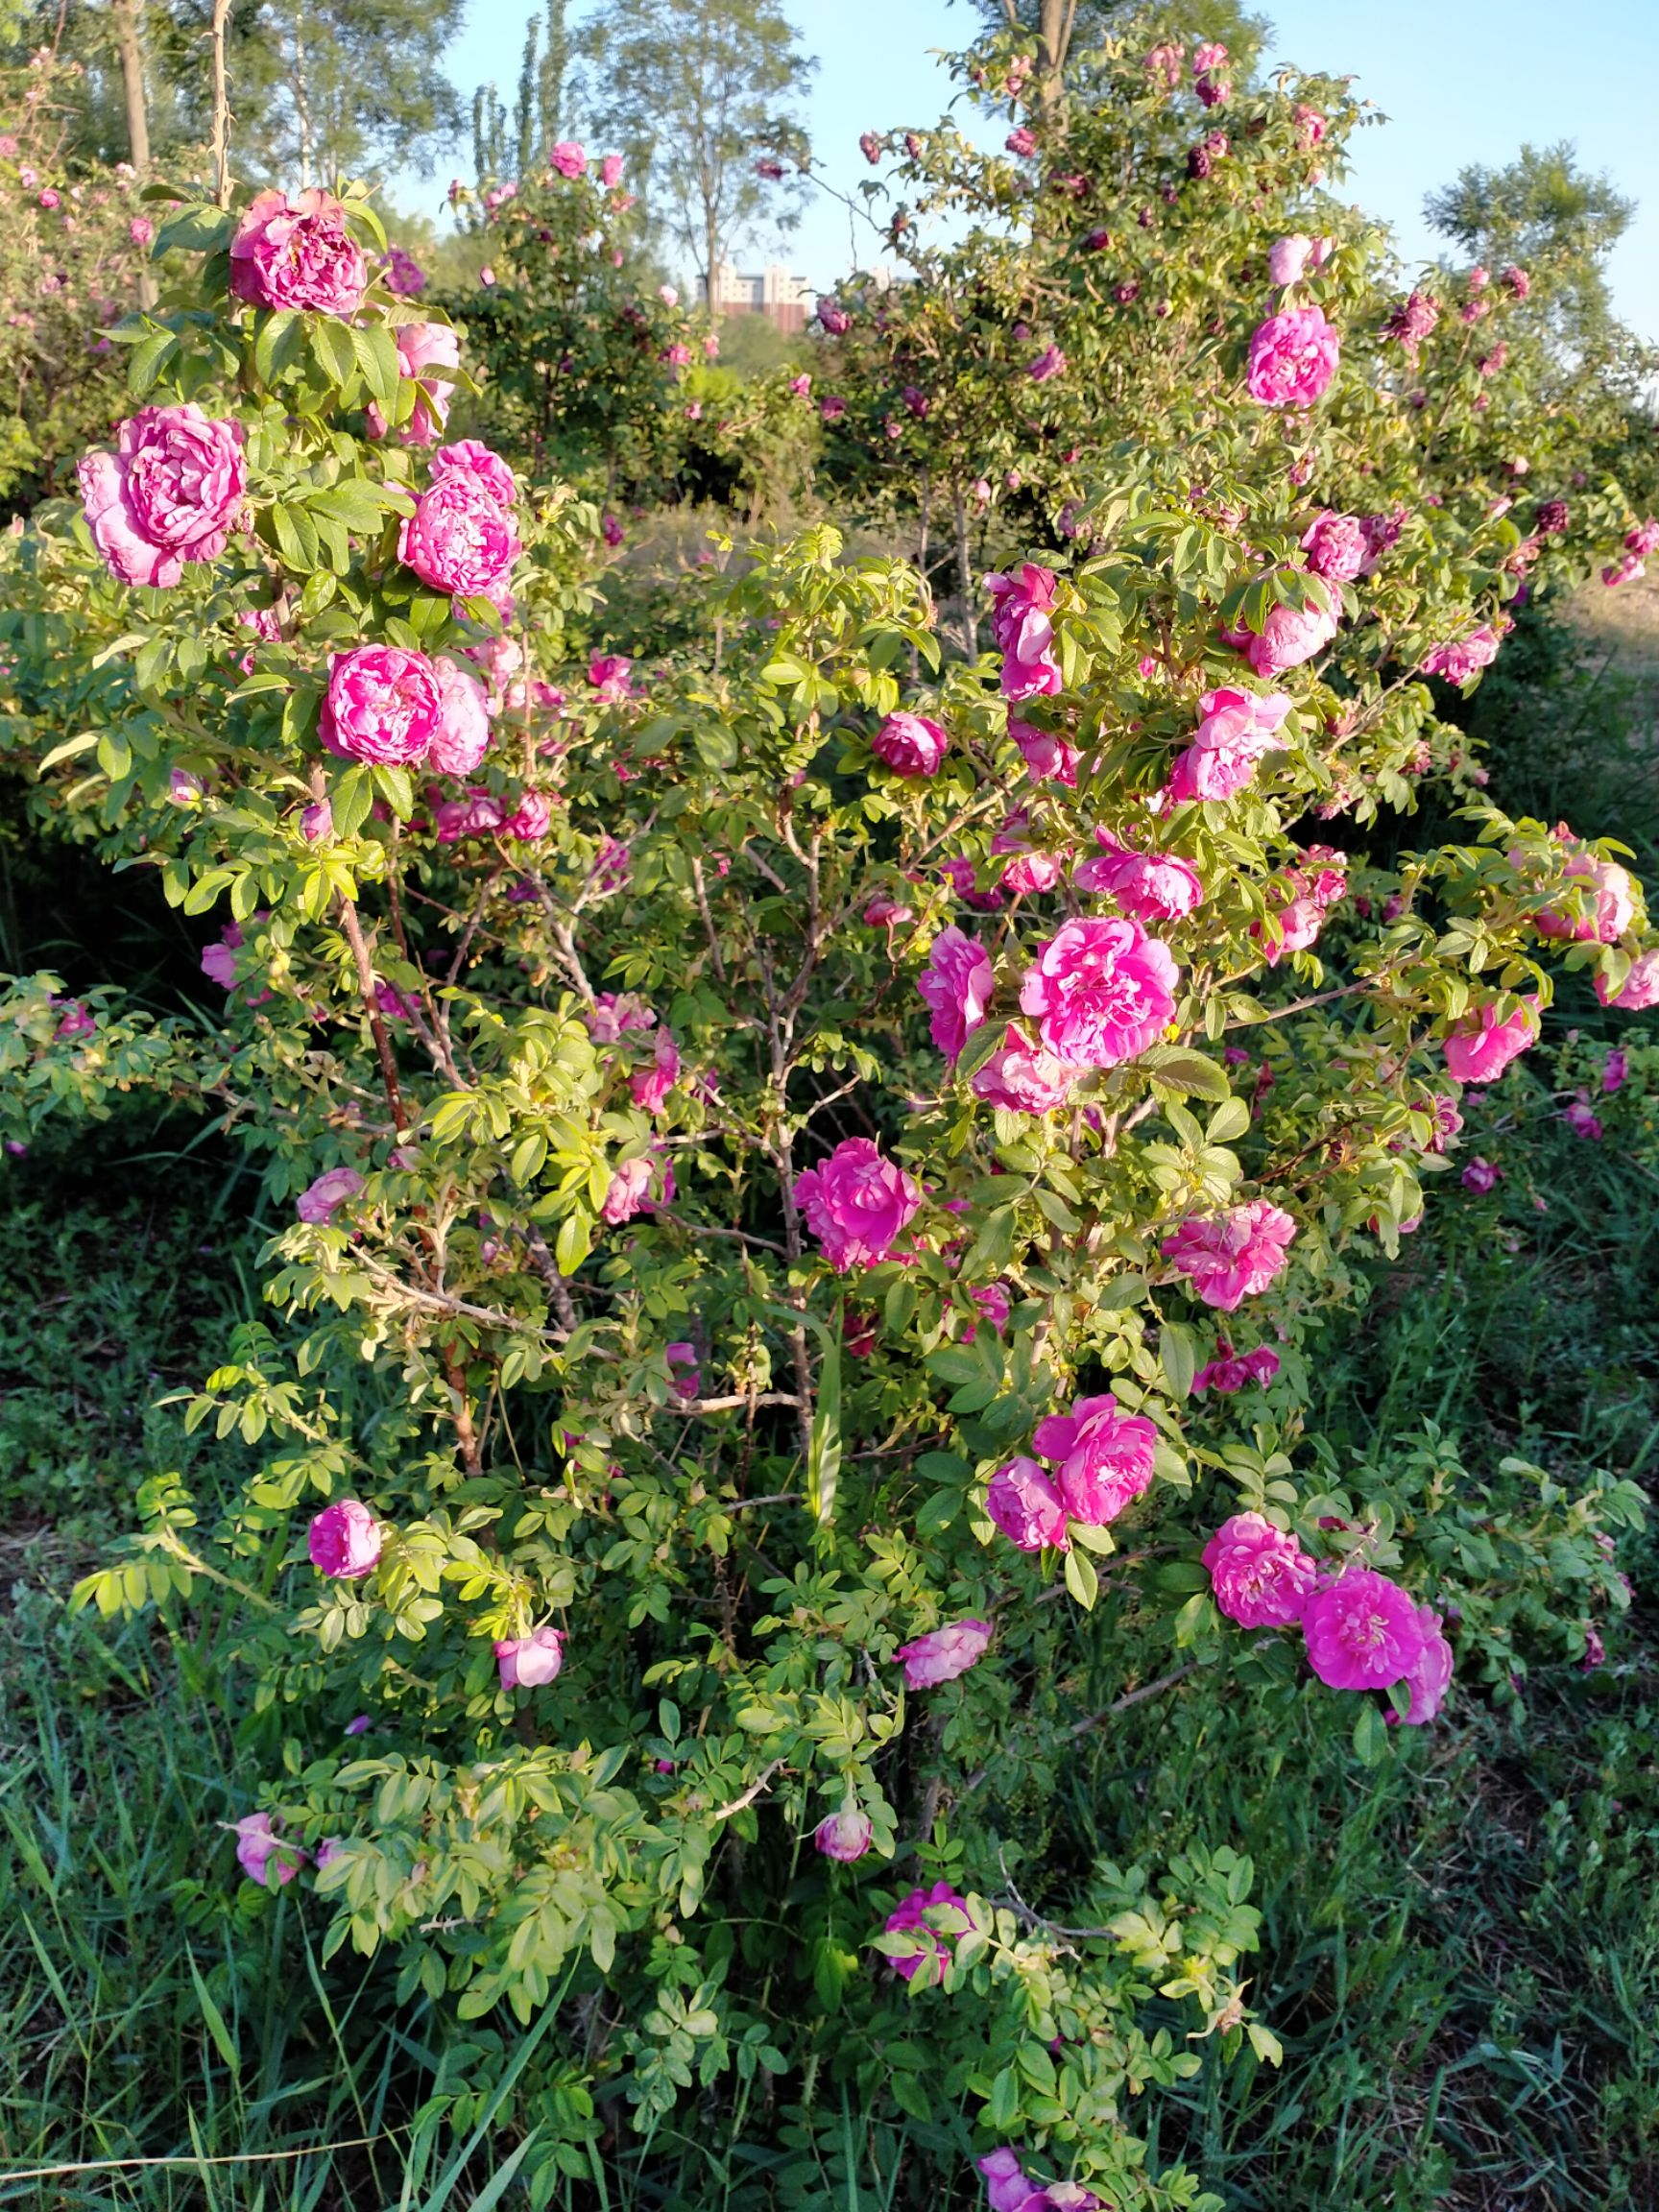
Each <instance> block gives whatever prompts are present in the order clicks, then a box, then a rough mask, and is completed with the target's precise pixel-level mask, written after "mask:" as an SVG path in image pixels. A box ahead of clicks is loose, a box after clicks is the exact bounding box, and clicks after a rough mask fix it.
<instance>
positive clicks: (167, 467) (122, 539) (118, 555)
mask: <svg viewBox="0 0 1659 2212" xmlns="http://www.w3.org/2000/svg"><path fill="white" fill-rule="evenodd" d="M78 472H79V475H80V479H81V497H82V502H83V505H84V508H85V511H86V523H87V527H88V529H90V531H91V533H92V541H93V543H94V544H95V545H96V546H97V548H98V550H99V552H100V553H102V554H103V556H104V558H105V560H106V562H107V563H108V565H109V568H110V570H111V572H112V573H113V574H114V575H116V576H118V577H119V578H120V579H121V581H122V582H123V583H124V584H148V585H153V586H159V587H163V588H166V587H171V586H172V585H175V584H177V583H178V582H179V579H180V576H181V575H182V574H183V572H184V563H185V562H186V561H213V560H216V559H217V558H218V556H219V555H220V554H221V553H222V552H223V551H224V550H225V542H226V540H227V538H228V535H229V533H230V531H231V530H232V529H233V528H234V527H235V525H236V523H237V521H238V520H239V519H240V517H241V512H242V506H243V501H244V498H245V496H246V493H247V472H246V469H245V467H244V463H243V458H242V425H241V423H240V422H219V421H214V420H213V418H212V417H211V416H208V415H204V413H203V412H202V410H201V408H200V407H198V406H196V405H195V404H194V402H192V403H190V404H189V405H186V406H182V407H145V408H143V409H141V410H140V412H139V413H138V414H136V415H134V416H132V418H131V420H130V421H126V422H123V423H122V425H121V428H120V431H119V433H118V435H117V439H116V445H115V451H114V452H113V453H111V452H109V451H108V449H107V448H105V447H103V446H99V447H97V448H95V449H94V450H93V451H92V452H89V453H86V454H84V455H83V456H82V459H81V463H80V467H79V471H78Z"/></svg>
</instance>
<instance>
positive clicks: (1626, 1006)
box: [1596, 946, 1659, 1014]
mask: <svg viewBox="0 0 1659 2212" xmlns="http://www.w3.org/2000/svg"><path fill="white" fill-rule="evenodd" d="M1596 996H1597V998H1599V999H1600V1001H1601V1003H1602V1005H1603V1006H1618V1007H1622V1008H1623V1011H1624V1012H1625V1013H1626V1014H1641V1013H1644V1012H1646V1010H1647V1008H1648V1007H1649V1006H1659V946H1649V947H1648V949H1647V951H1646V952H1638V953H1637V955H1636V957H1635V959H1634V960H1632V961H1631V963H1630V973H1629V974H1627V975H1626V976H1625V978H1624V980H1623V983H1622V984H1621V985H1620V986H1619V989H1618V990H1617V991H1612V990H1610V989H1609V987H1608V985H1607V982H1606V980H1605V978H1604V977H1602V976H1601V975H1600V974H1598V975H1597V977H1596Z"/></svg>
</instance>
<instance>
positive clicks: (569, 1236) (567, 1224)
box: [553, 1214, 593, 1275]
mask: <svg viewBox="0 0 1659 2212" xmlns="http://www.w3.org/2000/svg"><path fill="white" fill-rule="evenodd" d="M592 1249H593V1224H592V1222H591V1221H590V1220H589V1218H588V1215H587V1214H569V1215H568V1216H567V1217H566V1218H565V1220H563V1221H562V1222H561V1223H560V1224H559V1234H558V1236H557V1238H555V1239H554V1243H553V1257H554V1259H555V1260H557V1261H558V1262H559V1272H560V1274H561V1275H574V1274H575V1272H576V1270H577V1268H578V1267H580V1266H581V1264H582V1262H583V1261H584V1260H586V1259H587V1257H588V1255H589V1252H590V1251H591V1250H592Z"/></svg>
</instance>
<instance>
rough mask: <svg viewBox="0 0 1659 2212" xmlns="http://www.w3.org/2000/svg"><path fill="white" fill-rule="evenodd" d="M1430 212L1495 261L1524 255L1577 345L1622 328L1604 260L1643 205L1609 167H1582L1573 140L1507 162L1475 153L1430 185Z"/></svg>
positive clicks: (1542, 298) (1552, 311) (1446, 233)
mask: <svg viewBox="0 0 1659 2212" xmlns="http://www.w3.org/2000/svg"><path fill="white" fill-rule="evenodd" d="M1423 212H1424V215H1425V216H1426V218H1427V219H1428V221H1429V222H1430V223H1431V225H1432V226H1433V228H1435V229H1436V230H1438V231H1439V232H1440V233H1441V235H1442V236H1443V237H1446V238H1450V239H1451V240H1453V242H1454V243H1455V245H1456V246H1457V247H1458V248H1459V249H1460V250H1461V251H1462V252H1464V253H1466V254H1468V255H1470V256H1471V258H1473V259H1475V260H1477V261H1480V262H1483V263H1486V264H1488V265H1489V266H1491V267H1493V268H1501V267H1503V265H1504V264H1505V263H1508V262H1519V263H1521V264H1522V265H1523V266H1524V267H1525V268H1526V269H1527V271H1528V272H1529V274H1530V276H1531V277H1532V280H1533V283H1534V286H1535V287H1536V289H1537V293H1538V298H1539V303H1540V306H1541V307H1543V308H1544V309H1546V310H1547V311H1548V312H1549V315H1550V319H1551V325H1552V326H1553V327H1554V329H1555V331H1556V333H1557V334H1558V335H1559V336H1560V337H1561V338H1562V339H1563V340H1565V342H1566V343H1567V344H1568V345H1569V346H1570V347H1572V348H1573V349H1574V350H1575V351H1582V350H1583V349H1585V348H1586V347H1587V346H1588V347H1592V348H1594V349H1596V350H1598V351H1600V350H1602V349H1604V348H1605V346H1606V344H1607V342H1608V341H1609V339H1610V338H1611V337H1612V336H1613V334H1614V325H1613V313H1612V309H1611V306H1610V305H1609V303H1608V299H1607V279H1606V276H1605V274H1604V264H1605V262H1606V258H1607V255H1608V254H1609V253H1610V252H1612V250H1613V248H1614V247H1615V246H1616V245H1617V244H1618V242H1619V240H1620V239H1621V238H1622V237H1623V234H1624V232H1625V230H1626V229H1627V228H1628V227H1629V223H1630V219H1631V217H1632V216H1633V215H1634V214H1635V212H1636V207H1635V204H1634V202H1632V201H1629V200H1625V199H1623V198H1621V196H1620V195H1619V193H1618V192H1616V191H1615V190H1614V188H1613V185H1612V183H1611V182H1610V180H1608V179H1607V178H1606V177H1605V176H1600V177H1592V176H1591V175H1589V174H1588V172H1587V171H1585V170H1583V169H1580V168H1579V166H1578V159H1577V154H1576V150H1575V148H1574V147H1572V146H1570V145H1569V144H1567V143H1566V141H1565V140H1563V141H1562V142H1561V143H1559V144H1557V145H1554V146H1544V147H1538V146H1523V147H1522V149H1521V151H1520V153H1519V155H1518V156H1516V158H1515V159H1514V160H1513V161H1511V162H1510V163H1509V165H1508V166H1507V168H1503V169H1488V168H1487V167H1486V166H1485V165H1484V163H1482V162H1471V163H1470V165H1469V166H1468V167H1467V168H1466V169H1462V170H1460V171H1459V172H1458V174H1457V176H1456V178H1455V180H1454V181H1453V182H1452V183H1450V184H1448V185H1446V186H1445V187H1444V188H1443V189H1442V190H1440V191H1438V192H1431V193H1430V194H1429V196H1428V198H1427V199H1426V200H1425V201H1424V203H1423Z"/></svg>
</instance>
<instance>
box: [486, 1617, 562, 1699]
mask: <svg viewBox="0 0 1659 2212" xmlns="http://www.w3.org/2000/svg"><path fill="white" fill-rule="evenodd" d="M564 1664H565V1631H564V1629H563V1628H535V1629H532V1630H531V1632H530V1634H529V1635H528V1636H510V1637H507V1638H505V1639H504V1640H503V1641H501V1642H500V1643H498V1644H497V1645H496V1647H495V1667H496V1671H497V1672H498V1673H499V1674H500V1677H501V1687H502V1689H503V1690H540V1689H541V1687H542V1685H543V1684H544V1683H548V1682H551V1681H552V1680H553V1678H554V1676H555V1675H556V1674H557V1673H558V1671H559V1670H560V1668H561V1667H563V1666H564Z"/></svg>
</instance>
